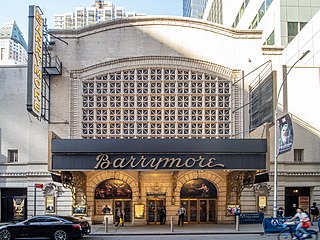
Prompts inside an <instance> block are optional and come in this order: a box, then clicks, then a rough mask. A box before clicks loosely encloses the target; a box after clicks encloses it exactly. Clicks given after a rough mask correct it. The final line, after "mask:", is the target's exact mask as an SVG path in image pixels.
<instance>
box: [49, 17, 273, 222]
mask: <svg viewBox="0 0 320 240" xmlns="http://www.w3.org/2000/svg"><path fill="white" fill-rule="evenodd" d="M51 33H52V34H53V36H55V37H52V41H51V46H50V47H51V54H52V55H55V54H56V55H58V56H59V58H60V60H61V62H62V64H63V68H62V74H61V75H59V76H54V77H51V79H50V124H49V128H50V145H49V170H50V171H52V172H53V173H55V174H57V175H58V176H59V177H60V179H61V182H62V184H63V186H64V187H66V188H69V189H70V190H71V193H72V199H71V201H72V206H73V207H72V213H73V214H74V215H84V216H86V217H88V218H91V219H92V221H93V222H97V223H98V222H102V221H103V218H104V216H105V213H104V212H103V211H102V209H103V208H104V207H105V206H108V207H109V209H110V213H109V214H110V215H111V216H110V217H112V218H113V217H114V215H115V211H116V210H115V209H116V208H121V209H123V210H124V212H125V221H127V222H132V223H135V224H145V223H148V224H152V223H159V218H160V216H159V209H160V208H161V207H162V206H164V207H166V209H167V218H169V217H171V216H173V217H174V219H176V218H177V214H176V213H177V209H178V207H179V205H180V204H182V205H184V206H185V208H186V209H187V214H186V217H185V221H186V222H189V223H228V222H232V221H234V217H233V215H234V211H235V209H237V208H242V206H243V207H244V208H246V210H249V211H250V210H251V211H258V209H264V210H266V208H267V201H268V200H267V196H268V191H270V189H269V188H268V187H267V186H265V185H261V188H260V190H258V191H256V195H252V196H250V197H249V199H247V201H246V202H245V203H241V201H240V197H241V192H242V190H243V189H244V188H252V187H253V185H254V183H255V178H256V175H257V173H260V172H262V171H265V170H267V169H268V161H267V159H268V152H269V151H268V144H267V139H266V138H267V136H265V135H263V136H262V138H261V136H259V138H251V139H248V138H244V136H245V132H246V130H247V129H246V127H245V126H246V125H247V123H248V122H247V121H248V116H247V113H246V110H245V108H242V105H243V101H244V99H245V98H246V97H247V90H248V86H245V85H244V83H243V82H242V81H239V79H241V78H242V76H243V71H245V70H246V71H247V70H248V69H250V68H252V66H250V65H248V59H253V58H254V59H255V60H256V61H257V62H260V61H263V54H262V50H261V43H260V40H261V31H258V30H246V31H239V30H233V29H228V28H224V27H222V26H220V25H217V24H214V23H210V22H204V21H202V20H196V19H190V18H180V17H139V18H131V19H120V20H117V21H112V22H107V23H101V24H96V25H93V26H90V27H86V28H82V29H77V30H52V31H51ZM250 61H251V60H250ZM61 204H63V203H61ZM270 210H271V211H272V209H270Z"/></svg>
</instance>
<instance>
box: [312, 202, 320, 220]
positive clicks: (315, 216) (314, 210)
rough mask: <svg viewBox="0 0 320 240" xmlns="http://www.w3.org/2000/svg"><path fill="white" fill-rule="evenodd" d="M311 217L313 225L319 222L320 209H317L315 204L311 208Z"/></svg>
mask: <svg viewBox="0 0 320 240" xmlns="http://www.w3.org/2000/svg"><path fill="white" fill-rule="evenodd" d="M310 215H311V225H313V222H317V220H318V216H319V208H318V207H317V203H316V202H314V203H313V204H312V206H311V207H310Z"/></svg>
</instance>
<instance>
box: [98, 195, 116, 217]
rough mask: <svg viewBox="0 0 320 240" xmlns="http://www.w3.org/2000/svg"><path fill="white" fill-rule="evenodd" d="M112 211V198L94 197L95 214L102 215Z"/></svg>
mask: <svg viewBox="0 0 320 240" xmlns="http://www.w3.org/2000/svg"><path fill="white" fill-rule="evenodd" d="M107 213H112V199H96V200H95V215H104V214H107Z"/></svg>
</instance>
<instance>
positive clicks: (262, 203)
mask: <svg viewBox="0 0 320 240" xmlns="http://www.w3.org/2000/svg"><path fill="white" fill-rule="evenodd" d="M266 210H267V197H266V196H258V212H265V211H266Z"/></svg>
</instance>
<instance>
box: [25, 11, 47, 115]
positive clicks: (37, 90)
mask: <svg viewBox="0 0 320 240" xmlns="http://www.w3.org/2000/svg"><path fill="white" fill-rule="evenodd" d="M42 35H43V19H42V12H41V10H40V8H39V7H37V6H29V42H28V43H29V44H28V80H27V82H28V88H27V91H28V93H27V110H28V111H29V112H30V113H32V114H33V115H34V116H36V117H38V118H40V117H41V96H42V93H41V92H42V47H43V46H42Z"/></svg>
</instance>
